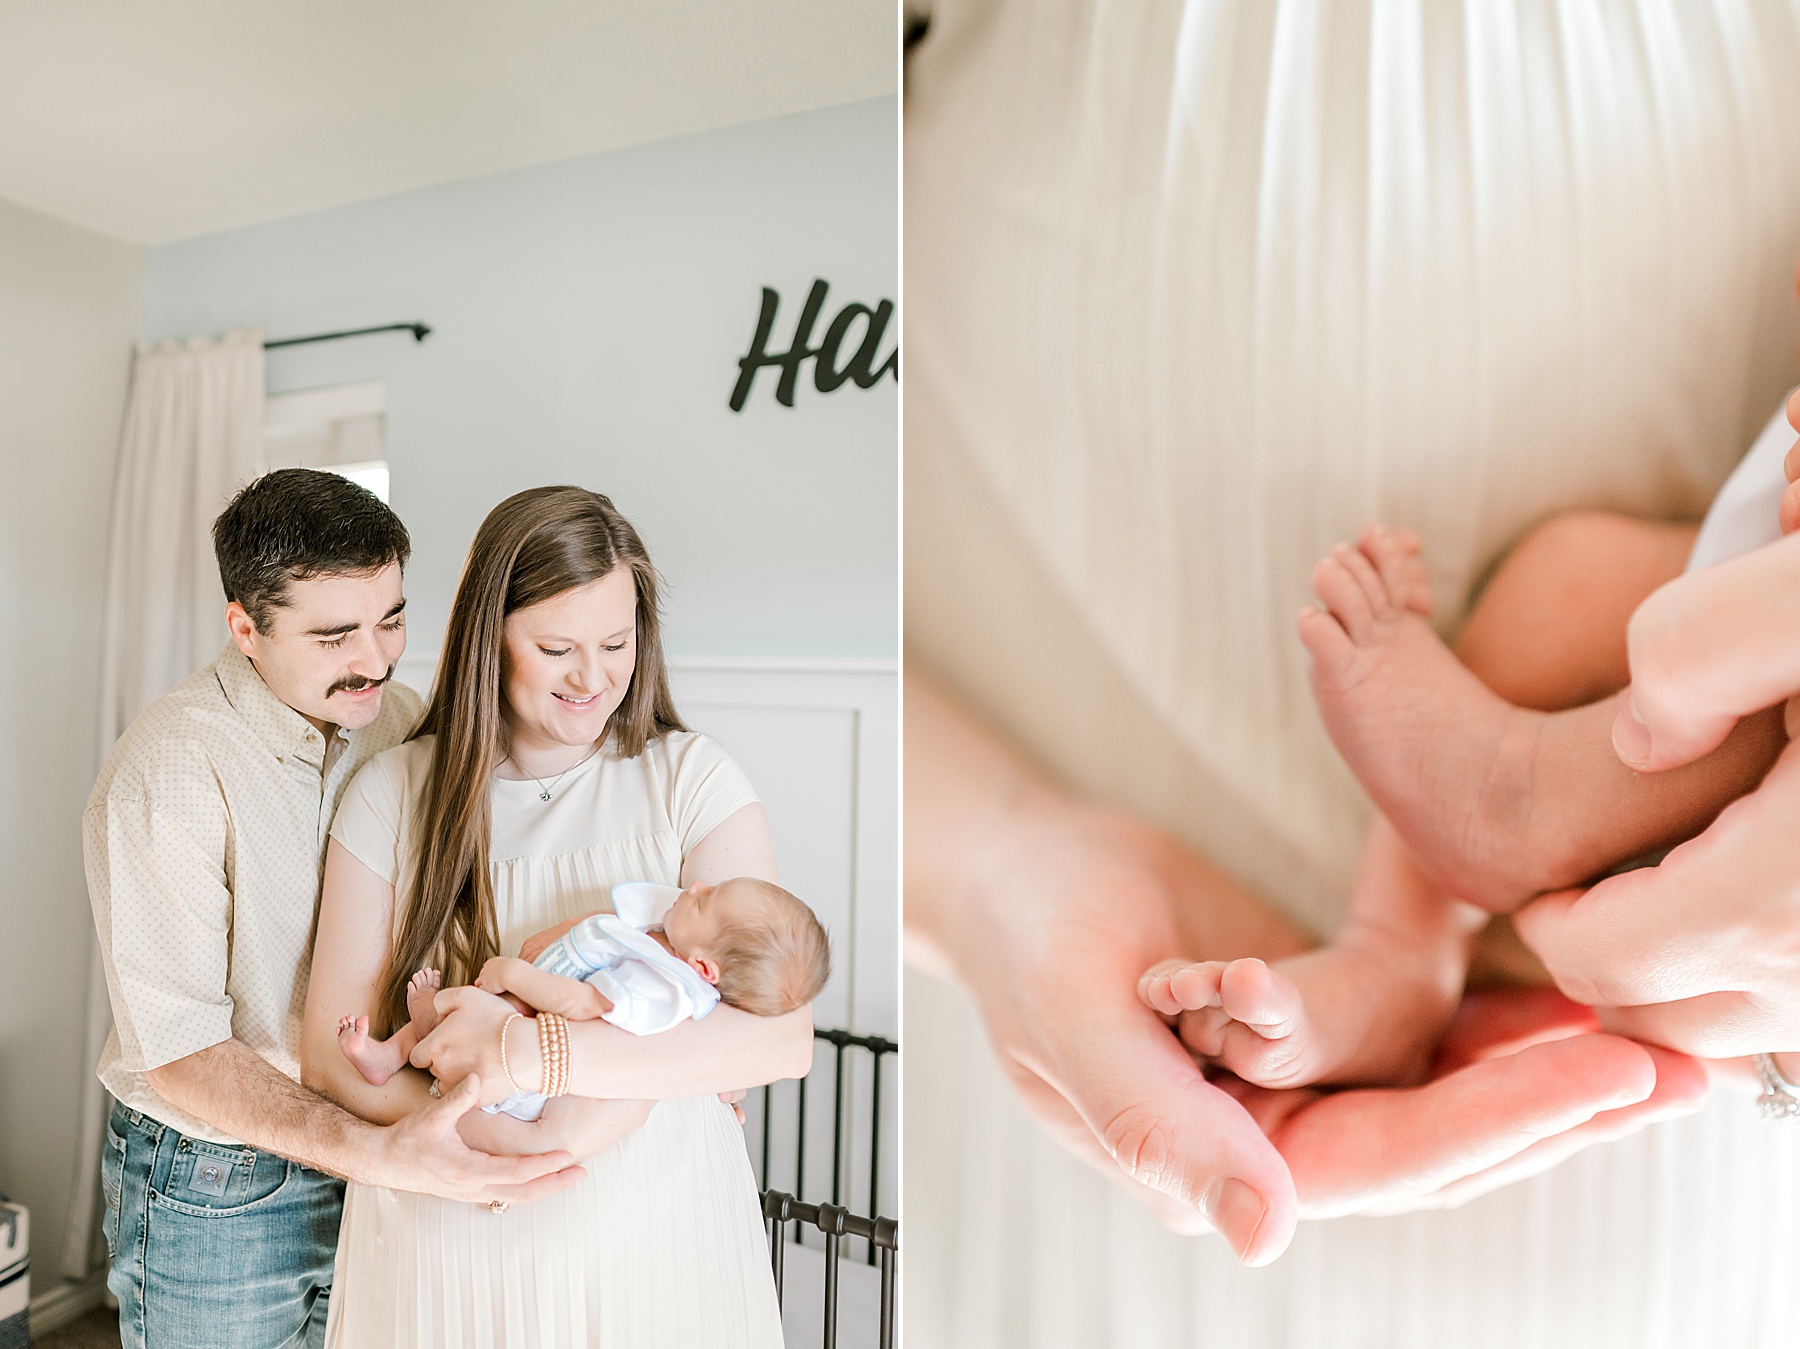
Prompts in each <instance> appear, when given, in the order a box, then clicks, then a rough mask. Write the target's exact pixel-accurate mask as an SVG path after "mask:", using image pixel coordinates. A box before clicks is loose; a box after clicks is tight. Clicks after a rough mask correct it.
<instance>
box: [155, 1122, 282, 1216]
mask: <svg viewBox="0 0 1800 1349" xmlns="http://www.w3.org/2000/svg"><path fill="white" fill-rule="evenodd" d="M294 1169H295V1168H294V1164H293V1163H292V1162H289V1161H286V1160H284V1159H283V1158H280V1157H274V1156H271V1155H270V1154H268V1153H266V1152H257V1151H256V1150H255V1149H254V1148H231V1147H226V1146H224V1145H222V1144H219V1143H207V1142H204V1141H202V1140H201V1139H198V1138H183V1139H182V1140H181V1141H180V1143H179V1144H177V1146H176V1152H175V1157H174V1159H173V1161H172V1162H171V1164H170V1167H169V1174H168V1179H167V1180H166V1181H165V1182H164V1183H163V1186H162V1188H161V1190H159V1191H157V1192H155V1193H153V1195H152V1198H153V1199H154V1200H155V1202H156V1203H157V1204H158V1205H159V1206H160V1207H163V1208H167V1209H172V1210H174V1211H175V1212H177V1213H185V1214H188V1215H189V1216H190V1217H196V1218H226V1217H235V1216H237V1215H239V1214H242V1213H246V1212H250V1211H252V1210H254V1209H255V1208H257V1207H258V1206H259V1205H267V1204H273V1203H278V1202H280V1200H279V1197H280V1195H281V1193H282V1191H283V1190H285V1189H286V1188H287V1184H288V1180H289V1178H290V1177H291V1176H292V1174H293V1171H294Z"/></svg>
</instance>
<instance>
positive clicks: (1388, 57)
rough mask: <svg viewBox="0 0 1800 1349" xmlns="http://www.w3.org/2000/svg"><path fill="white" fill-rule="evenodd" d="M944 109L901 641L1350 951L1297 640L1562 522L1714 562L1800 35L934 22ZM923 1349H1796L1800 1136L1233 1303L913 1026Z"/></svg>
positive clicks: (1709, 1155) (1652, 22)
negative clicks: (1363, 604) (1601, 521)
mask: <svg viewBox="0 0 1800 1349" xmlns="http://www.w3.org/2000/svg"><path fill="white" fill-rule="evenodd" d="M932 8H933V11H934V13H933V19H932V26H931V30H930V33H929V34H928V36H927V37H926V38H925V40H924V42H923V43H922V44H921V46H920V48H919V49H918V50H917V52H916V53H915V54H914V56H913V57H912V59H911V61H910V65H909V71H908V85H907V105H906V119H907V120H906V137H905V139H906V149H905V155H906V170H905V171H906V208H905V209H906V230H905V239H906V252H907V256H906V288H907V294H906V303H907V332H906V340H907V358H906V359H907V362H908V364H907V370H908V374H907V386H906V398H907V406H906V529H907V540H906V544H907V546H906V573H907V578H906V579H907V584H906V628H907V641H908V659H909V662H910V661H913V660H918V661H919V662H921V663H923V664H929V665H931V666H932V667H934V668H936V669H937V670H938V671H940V672H941V673H942V674H943V675H944V677H945V678H946V679H947V680H948V681H949V682H950V683H951V684H952V685H953V686H954V687H955V688H956V689H958V690H959V691H960V692H961V693H962V694H963V695H965V696H966V697H967V698H968V699H969V701H970V702H971V703H972V704H973V705H974V706H975V707H976V708H977V709H978V710H979V711H980V712H981V713H982V714H983V715H984V716H986V717H987V718H988V719H989V720H990V721H991V722H992V724H994V725H995V726H996V727H998V728H1000V729H1001V730H1002V731H1003V732H1004V733H1005V734H1006V735H1007V736H1008V737H1009V738H1011V739H1012V740H1013V741H1014V742H1015V743H1016V744H1018V745H1019V746H1021V747H1022V748H1023V749H1025V750H1026V751H1027V752H1029V753H1030V754H1032V755H1033V756H1035V757H1036V758H1037V759H1038V760H1039V761H1040V762H1042V763H1044V764H1045V765H1047V766H1048V767H1049V768H1050V769H1051V770H1053V771H1054V772H1055V773H1057V774H1058V775H1059V776H1060V777H1061V778H1062V779H1063V780H1065V781H1066V782H1068V783H1070V784H1071V785H1072V786H1074V787H1075V788H1077V789H1078V790H1080V791H1081V792H1083V793H1084V794H1086V795H1089V796H1091V797H1095V798H1099V799H1102V800H1106V801H1109V802H1112V803H1114V804H1117V805H1120V806H1125V807H1129V808H1131V809H1134V810H1137V811H1139V812H1141V813H1143V814H1145V815H1147V816H1149V817H1150V818H1152V819H1155V820H1157V821H1159V822H1161V823H1163V824H1164V825H1166V826H1167V827H1169V828H1170V829H1172V830H1174V831H1175V832H1176V833H1177V834H1179V835H1180V836H1182V837H1183V838H1185V839H1187V840H1188V841H1189V842H1191V843H1192V844H1193V845H1195V846H1196V847H1197V848H1198V849H1200V850H1201V851H1202V852H1204V853H1205V854H1207V855H1208V856H1210V857H1211V858H1213V859H1214V860H1216V861H1217V862H1218V863H1219V864H1220V865H1221V866H1223V867H1224V868H1226V869H1227V870H1228V871H1230V872H1231V873H1232V874H1234V875H1235V876H1237V877H1239V878H1240V879H1242V880H1244V881H1245V882H1247V883H1249V884H1250V885H1252V886H1253V887H1254V888H1255V889H1256V890H1257V891H1258V893H1260V894H1261V895H1263V896H1265V897H1266V898H1267V899H1268V900H1269V902H1271V903H1272V904H1275V905H1277V906H1278V907H1280V908H1282V909H1283V910H1285V911H1286V912H1287V913H1288V914H1289V915H1291V916H1292V917H1293V918H1294V919H1296V920H1297V921H1298V922H1300V923H1302V924H1303V925H1305V926H1307V927H1309V928H1310V929H1311V930H1313V931H1314V932H1316V933H1318V934H1320V935H1327V934H1329V933H1330V932H1331V931H1332V930H1333V928H1334V927H1335V926H1336V924H1337V922H1338V921H1339V919H1340V918H1341V915H1342V912H1343V906H1344V902H1345V899H1346V896H1347V895H1348V893H1349V889H1350V878H1351V875H1352V873H1353V869H1354V866H1355V861H1356V857H1357V854H1358V851H1359V848H1360V845H1361V840H1362V835H1363V831H1364V828H1365V826H1366V823H1367V820H1368V806H1367V803H1366V802H1365V800H1364V799H1363V797H1362V794H1361V792H1360V791H1359V789H1358V788H1357V786H1356V783H1355V781H1354V779H1352V778H1351V776H1350V775H1349V773H1348V772H1347V771H1346V770H1345V769H1344V768H1343V766H1342V765H1341V763H1340V762H1339V760H1338V758H1337V756H1336V754H1335V752H1334V751H1333V749H1332V747H1331V745H1330V742H1329V741H1328V740H1327V738H1326V737H1325V735H1324V732H1323V730H1322V728H1321V727H1320V725H1319V722H1318V718H1317V715H1316V712H1315V710H1314V708H1313V705H1312V699H1311V697H1310V694H1309V691H1308V688H1307V681H1306V670H1305V661H1304V653H1303V651H1302V649H1301V647H1300V645H1299V643H1298V641H1297V640H1296V638H1295V636H1294V616H1295V614H1296V612H1297V611H1298V610H1299V608H1300V606H1301V605H1302V603H1304V602H1305V601H1306V600H1307V598H1308V575H1309V572H1310V570H1311V568H1312V567H1313V565H1314V563H1315V562H1316V561H1317V560H1318V558H1319V557H1321V556H1322V555H1323V554H1324V553H1325V551H1326V550H1327V549H1328V548H1329V547H1330V546H1331V544H1332V543H1334V542H1336V541H1337V540H1340V539H1346V538H1349V537H1352V536H1353V535H1354V533H1355V531H1356V530H1357V529H1358V528H1360V527H1361V526H1362V525H1363V524H1364V523H1365V522H1367V521H1369V520H1374V519H1385V520H1387V521H1390V522H1392V523H1394V524H1396V525H1402V526H1411V527H1413V528H1415V529H1417V530H1418V531H1419V532H1420V534H1421V535H1422V536H1423V537H1424V540H1425V546H1426V553H1427V561H1428V563H1429V565H1430V566H1431V568H1432V574H1433V581H1434V585H1435V589H1436V594H1437V599H1438V606H1439V612H1440V616H1441V619H1442V628H1443V630H1444V631H1445V632H1446V633H1448V632H1451V631H1453V630H1454V628H1455V626H1456V624H1457V623H1458V622H1460V620H1461V618H1462V616H1463V614H1464V613H1465V612H1466V607H1467V604H1468V602H1469V599H1470V597H1471V594H1472V591H1473V589H1474V587H1475V585H1476V583H1477V582H1478V581H1479V580H1480V578H1481V577H1482V576H1483V575H1484V574H1485V572H1486V570H1487V569H1488V568H1489V567H1491V566H1492V564H1493V563H1494V562H1495V560H1496V559H1497V558H1498V557H1499V556H1500V555H1501V553H1502V552H1503V551H1504V550H1505V548H1506V547H1507V546H1509V545H1510V544H1511V543H1512V542H1514V541H1516V540H1517V539H1518V537H1519V536H1520V535H1521V534H1522V533H1523V532H1524V531H1525V530H1526V529H1528V528H1529V527H1530V526H1531V525H1533V524H1534V523H1536V522H1538V521H1540V520H1542V519H1544V518H1545V517H1546V516H1548V515H1550V514H1551V513H1553V512H1555V511H1558V510H1565V509H1570V508H1573V507H1578V506H1588V507H1601V508H1609V509H1615V510H1624V511H1629V512H1632V513H1635V514H1640V515H1647V516H1662V517H1686V518H1690V519H1698V518H1699V517H1700V515H1701V514H1702V512H1703V511H1704V509H1705V507H1706V505H1707V502H1708V501H1709V499H1710V498H1711V496H1712V495H1713V493H1714V492H1715V491H1716V490H1717V489H1718V487H1719V484H1720V483H1721V482H1722V481H1723V480H1724V478H1725V476H1726V474H1727V473H1728V471H1729V470H1730V468H1731V466H1732V465H1733V464H1734V463H1735V462H1736V461H1737V460H1738V458H1739V456H1741V455H1742V454H1743V452H1744V450H1745V449H1746V448H1747V447H1748V445H1749V444H1750V442H1751V441H1752V439H1754V437H1755V436H1756V434H1757V432H1758V431H1759V430H1760V429H1761V428H1762V426H1763V424H1764V423H1765V422H1766V420H1767V419H1768V417H1769V415H1770V413H1771V412H1772V411H1773V410H1774V409H1775V407H1776V404H1777V401H1778V399H1779V398H1780V396H1781V394H1782V393H1783V392H1784V391H1785V390H1786V389H1787V388H1788V387H1790V386H1791V385H1792V384H1793V383H1794V382H1795V380H1796V377H1797V376H1800V371H1797V370H1796V367H1795V357H1794V352H1795V342H1796V339H1797V338H1800V323H1797V322H1796V318H1797V317H1800V310H1797V308H1796V306H1795V303H1794V296H1793V278H1794V265H1795V260H1796V257H1797V256H1800V11H1797V10H1796V8H1795V7H1794V6H1793V5H1791V4H1785V3H1775V4H1771V3H1764V2H1763V0H1716V2H1715V3H1709V4H1705V5H1686V4H1678V3H1674V2H1673V0H1518V2H1517V3H1511V4H1503V3H1486V2H1485V0H1483V2H1481V3H1462V4H1456V3H1421V2H1420V0H1410V2H1408V3H1402V2H1400V0H1363V2H1361V3H1359V2H1358V0H1345V2H1344V3H1333V4H1324V3H1303V2H1301V0H1280V3H1270V2H1269V0H1107V3H1104V4H1095V3H1091V0H938V2H937V3H935V4H934V5H933V6H932ZM906 1035H907V1063H908V1067H907V1074H906V1101H905V1110H906V1116H905V1128H906V1142H905V1147H906V1193H905V1197H904V1203H905V1210H904V1211H905V1216H906V1224H907V1232H908V1237H907V1249H908V1251H909V1252H910V1254H909V1255H908V1257H907V1278H906V1288H905V1297H906V1330H907V1340H908V1344H909V1345H910V1346H912V1349H937V1347H939V1346H944V1347H946V1349H948V1347H949V1346H954V1347H955V1349H989V1347H990V1346H1001V1345H1006V1346H1014V1345H1017V1346H1030V1347H1031V1349H1061V1347H1062V1346H1069V1349H1075V1347H1076V1346H1080V1349H1103V1347H1104V1346H1112V1345H1118V1346H1126V1345H1129V1346H1132V1347H1133V1349H1138V1347H1139V1346H1143V1347H1146V1349H1149V1347H1154V1349H1162V1347H1163V1346H1177V1345H1180V1346H1197V1345H1213V1344H1218V1345H1230V1346H1232V1349H1274V1347H1275V1346H1292V1347H1294V1349H1300V1347H1301V1346H1304V1347H1305V1349H1322V1347H1323V1349H1330V1347H1333V1346H1346V1345H1357V1346H1361V1345H1367V1346H1371V1347H1372V1349H1373V1347H1376V1346H1379V1349H1411V1347H1413V1346H1418V1347H1420V1349H1425V1347H1431V1349H1435V1347H1436V1346H1445V1345H1455V1346H1458V1349H1468V1347H1479V1346H1495V1347H1496V1349H1502V1347H1503V1349H1517V1347H1518V1346H1538V1345H1545V1346H1550V1345H1553V1346H1570V1349H1608V1347H1609V1346H1621V1349H1623V1347H1624V1346H1631V1347H1632V1349H1636V1347H1638V1346H1657V1345H1666V1346H1690V1345H1694V1346H1702V1345H1705V1346H1710V1345H1728V1346H1731V1349H1750V1346H1759V1345H1771V1346H1772V1345H1778V1344H1792V1343H1794V1342H1795V1341H1796V1339H1797V1338H1800V1330H1796V1327H1797V1326H1800V1280H1796V1279H1795V1278H1794V1277H1793V1270H1794V1268H1795V1260H1796V1259H1797V1258H1800V1130H1796V1131H1789V1132H1783V1131H1781V1130H1778V1129H1773V1128H1770V1127H1767V1126H1764V1125H1763V1124H1761V1123H1760V1122H1759V1121H1758V1120H1757V1119H1756V1118H1755V1117H1754V1113H1753V1110H1752V1108H1751V1105H1750V1102H1749V1100H1748V1099H1747V1098H1745V1097H1741V1096H1737V1095H1732V1094H1721V1095H1720V1096H1719V1097H1718V1098H1717V1099H1715V1100H1714V1101H1713V1102H1712V1103H1711V1104H1710V1105H1709V1107H1708V1108H1707V1109H1706V1110H1705V1111H1703V1112H1702V1113H1701V1114H1699V1115H1698V1116H1695V1117H1693V1118H1691V1119H1688V1120H1684V1121H1681V1122H1678V1123H1673V1124H1668V1125H1663V1126H1659V1127H1657V1128H1654V1129H1651V1130H1649V1131H1647V1132H1644V1133H1641V1134H1639V1135H1637V1136H1635V1137H1633V1138H1631V1139H1629V1140H1626V1141H1624V1142H1621V1143H1618V1144H1615V1145H1611V1146H1606V1147H1600V1148H1594V1149H1591V1150H1589V1151H1587V1152H1585V1153H1583V1154H1581V1155H1580V1156H1579V1157H1577V1158H1575V1159H1574V1160H1572V1161H1571V1162H1569V1163H1567V1164H1565V1165H1563V1166H1561V1167H1559V1168H1557V1169H1556V1170H1555V1171H1553V1172H1551V1173H1549V1174H1547V1175H1544V1176H1541V1177H1538V1178H1536V1179H1533V1180H1531V1181H1528V1182H1526V1183H1523V1184H1520V1185H1515V1186H1513V1187H1511V1188H1509V1189H1507V1190H1505V1191H1502V1192H1500V1193H1496V1194H1494V1195H1490V1196H1488V1197H1486V1198H1483V1199H1480V1200H1478V1201H1475V1202H1474V1203H1471V1204H1469V1205H1468V1206H1467V1207H1465V1208H1463V1209H1460V1210H1457V1211H1455V1212H1448V1213H1423V1214H1417V1215H1412V1216H1407V1217H1401V1218H1355V1219H1346V1220H1340V1221H1336V1222H1330V1223H1313V1224H1303V1225H1302V1227H1301V1230H1300V1232H1299V1234H1298V1236H1297V1237H1296V1238H1295V1241H1294V1243H1293V1245H1292V1247H1291V1248H1290V1249H1289V1251H1288V1253H1287V1254H1286V1255H1285V1256H1283V1257H1282V1259H1281V1260H1279V1261H1278V1262H1276V1263H1275V1264H1274V1265H1273V1266H1271V1267H1269V1268H1266V1269H1261V1270H1243V1269H1240V1268H1238V1267H1237V1265H1236V1263H1235V1262H1234V1261H1233V1260H1232V1258H1231V1255H1230V1252H1229V1251H1228V1250H1227V1249H1226V1248H1225V1245H1224V1243H1223V1242H1220V1241H1218V1240H1216V1239H1214V1238H1192V1239H1183V1238H1177V1237H1173V1236H1170V1235H1168V1234H1166V1233H1165V1232H1164V1231H1163V1230H1162V1229H1161V1228H1160V1227H1159V1226H1158V1225H1157V1224H1156V1223H1155V1221H1154V1220H1153V1219H1152V1218H1151V1217H1150V1216H1149V1214H1148V1213H1147V1212H1145V1211H1144V1210H1143V1209H1142V1208H1141V1207H1140V1206H1139V1205H1137V1204H1136V1203H1134V1202H1133V1201H1132V1200H1131V1199H1130V1198H1129V1197H1128V1196H1126V1195H1124V1194H1123V1193H1122V1192H1121V1191H1119V1190H1117V1189H1116V1188H1115V1187H1113V1186H1112V1185H1110V1184H1109V1183H1108V1182H1106V1181H1105V1180H1104V1179H1102V1178H1101V1177H1099V1176H1097V1175H1095V1174H1093V1173H1092V1172H1090V1171H1089V1170H1088V1169H1087V1168H1086V1167H1084V1166H1083V1165H1081V1164H1080V1163H1079V1162H1076V1161H1074V1160H1072V1159H1071V1158H1069V1157H1068V1156H1067V1155H1066V1154H1064V1153H1063V1152H1062V1151H1061V1150H1060V1149H1059V1148H1058V1147H1057V1146H1056V1145H1055V1144H1054V1143H1052V1142H1051V1141H1049V1140H1048V1139H1047V1138H1046V1137H1045V1136H1044V1135H1043V1134H1042V1133H1040V1132H1039V1131H1038V1130H1037V1129H1036V1128H1034V1127H1033V1126H1032V1125H1031V1123H1030V1122H1029V1121H1028V1120H1027V1119H1026V1117H1025V1115H1024V1113H1023V1111H1022V1110H1021V1109H1020V1107H1019V1106H1018V1104H1017V1103H1016V1101H1015V1100H1014V1099H1013V1097H1012V1094H1011V1092H1010V1091H1009V1089H1008V1088H1007V1086H1006V1084H1005V1082H1004V1080H1003V1079H1002V1078H1001V1076H1000V1073H999V1071H998V1070H997V1068H996V1066H995V1064H994V1062H993V1057H992V1054H991V1052H990V1051H989V1049H988V1046H987V1044H986V1041H985V1037H984V1036H983V1034H982V1032H981V1029H980V1023H979V1020H978V1018H977V1017H976V1016H975V1013H974V1011H973V1009H972V1006H971V1005H970V1004H969V1003H968V1001H967V1000H966V999H965V998H964V997H963V996H962V995H961V994H960V993H956V992H954V991H952V990H949V989H947V988H945V986H943V985H941V984H939V983H936V982H935V981H933V980H930V979H929V978H927V977H926V976H924V975H921V974H916V973H915V974H912V975H910V976H909V983H908V991H907V996H906Z"/></svg>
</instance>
